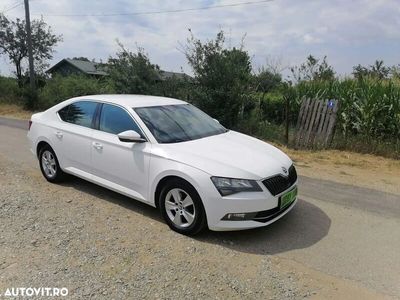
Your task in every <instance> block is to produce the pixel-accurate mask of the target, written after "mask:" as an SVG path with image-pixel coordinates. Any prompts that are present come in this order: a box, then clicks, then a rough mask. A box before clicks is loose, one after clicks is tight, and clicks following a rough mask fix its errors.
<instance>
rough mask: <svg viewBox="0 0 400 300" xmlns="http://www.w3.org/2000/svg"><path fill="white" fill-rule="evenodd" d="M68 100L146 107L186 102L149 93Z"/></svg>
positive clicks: (91, 96)
mask: <svg viewBox="0 0 400 300" xmlns="http://www.w3.org/2000/svg"><path fill="white" fill-rule="evenodd" d="M70 100H95V101H100V102H110V103H115V104H119V105H122V106H125V107H147V106H159V105H176V104H186V103H187V102H185V101H182V100H178V99H174V98H167V97H159V96H149V95H119V94H114V95H113V94H107V95H87V96H80V97H76V98H72V99H70Z"/></svg>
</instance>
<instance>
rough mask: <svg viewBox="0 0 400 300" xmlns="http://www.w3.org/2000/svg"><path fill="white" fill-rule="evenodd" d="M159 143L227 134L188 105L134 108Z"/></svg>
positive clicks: (216, 123)
mask: <svg viewBox="0 0 400 300" xmlns="http://www.w3.org/2000/svg"><path fill="white" fill-rule="evenodd" d="M135 111H136V113H137V114H138V115H139V117H140V118H141V119H142V120H143V122H144V123H145V124H146V126H147V128H148V129H149V130H150V131H151V133H152V134H153V135H154V137H155V138H156V140H157V141H158V142H159V143H179V142H185V141H189V140H195V139H200V138H203V137H207V136H211V135H216V134H221V133H224V132H227V131H228V130H227V129H225V128H224V127H223V126H222V125H221V124H219V123H218V122H217V121H216V120H214V119H213V118H211V117H210V116H208V115H207V114H205V113H204V112H202V111H201V110H200V109H198V108H196V107H194V106H193V105H190V104H179V105H165V106H150V107H140V108H135Z"/></svg>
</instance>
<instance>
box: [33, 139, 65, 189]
mask: <svg viewBox="0 0 400 300" xmlns="http://www.w3.org/2000/svg"><path fill="white" fill-rule="evenodd" d="M39 165H40V170H41V171H42V174H43V176H44V178H46V180H47V181H49V182H54V183H55V182H60V181H62V180H63V179H64V177H65V173H64V172H63V171H62V170H61V168H60V164H59V163H58V159H57V156H56V154H55V153H54V150H53V149H52V148H51V147H50V146H49V145H46V146H44V147H42V149H40V151H39Z"/></svg>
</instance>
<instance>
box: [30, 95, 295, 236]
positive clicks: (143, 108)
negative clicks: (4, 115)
mask: <svg viewBox="0 0 400 300" xmlns="http://www.w3.org/2000/svg"><path fill="white" fill-rule="evenodd" d="M29 123H30V129H29V132H28V138H29V141H30V146H31V150H32V152H33V153H34V155H36V156H37V157H38V160H39V166H40V169H41V171H42V173H43V176H44V177H45V179H46V180H48V181H49V182H52V183H56V182H60V181H62V180H63V179H64V178H65V175H66V174H71V175H74V176H78V177H80V178H83V179H85V180H88V181H91V182H93V183H95V184H98V185H100V186H103V187H105V188H108V189H111V190H113V191H116V192H118V193H121V194H124V195H126V196H128V197H131V198H133V199H136V200H138V201H141V202H144V203H147V204H149V205H151V206H154V207H156V208H158V209H159V210H160V211H161V214H162V216H163V218H164V219H165V222H166V223H167V224H168V225H169V226H170V227H171V228H172V229H173V230H175V231H177V232H179V233H182V234H187V235H193V234H196V233H198V232H200V231H201V230H203V229H205V228H209V229H211V230H217V231H221V230H241V229H248V228H256V227H261V226H266V225H268V224H270V223H272V222H274V221H276V220H278V219H279V218H281V217H282V216H283V215H285V214H286V213H287V212H289V211H290V210H291V209H292V208H293V206H294V205H295V203H296V201H297V187H296V184H297V174H296V170H295V168H294V166H293V163H292V161H291V160H290V158H289V157H288V156H286V155H285V154H284V153H283V152H282V151H280V150H278V149H277V148H275V147H273V146H271V145H269V144H268V143H265V142H263V141H260V140H258V139H256V138H253V137H250V136H247V135H244V134H241V133H239V132H235V131H233V130H229V129H226V128H225V127H224V126H222V125H221V124H220V123H219V122H218V121H217V120H215V119H213V118H211V117H210V116H208V115H207V114H205V113H204V112H202V111H201V110H199V109H198V108H196V107H195V106H193V105H191V104H189V103H186V102H184V101H181V100H177V99H171V98H163V97H153V96H141V95H95V96H84V97H77V98H73V99H69V100H66V101H64V102H62V103H59V104H57V105H55V106H53V107H51V108H50V109H48V110H46V111H44V112H40V113H36V114H34V115H32V118H31V120H30V122H29Z"/></svg>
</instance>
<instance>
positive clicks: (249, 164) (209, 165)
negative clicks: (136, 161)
mask: <svg viewBox="0 0 400 300" xmlns="http://www.w3.org/2000/svg"><path fill="white" fill-rule="evenodd" d="M155 148H156V149H154V150H155V153H154V154H155V155H159V156H163V157H165V158H167V159H171V160H175V161H178V162H180V163H184V164H186V165H189V166H192V167H195V168H197V169H200V170H203V171H204V172H207V173H209V174H210V175H212V176H223V177H232V178H245V179H256V180H259V179H262V178H266V177H268V176H272V175H275V174H283V175H286V174H284V170H283V169H282V167H284V168H286V170H287V169H289V167H290V166H291V164H292V161H291V160H290V158H289V157H288V156H287V155H286V154H284V153H283V152H282V151H280V150H279V149H277V148H275V147H274V146H272V145H270V144H268V143H265V142H263V141H261V140H258V139H256V138H253V137H250V136H248V135H245V134H241V133H239V132H235V131H228V132H226V133H223V134H218V135H214V136H209V137H206V138H201V139H197V140H192V141H187V142H181V143H174V144H158V147H155Z"/></svg>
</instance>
